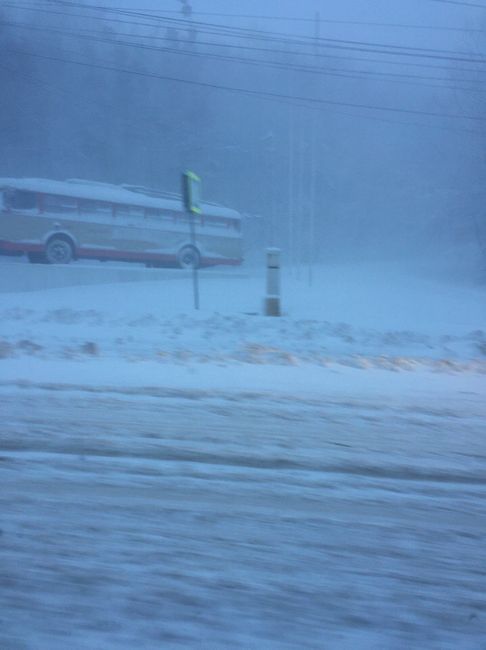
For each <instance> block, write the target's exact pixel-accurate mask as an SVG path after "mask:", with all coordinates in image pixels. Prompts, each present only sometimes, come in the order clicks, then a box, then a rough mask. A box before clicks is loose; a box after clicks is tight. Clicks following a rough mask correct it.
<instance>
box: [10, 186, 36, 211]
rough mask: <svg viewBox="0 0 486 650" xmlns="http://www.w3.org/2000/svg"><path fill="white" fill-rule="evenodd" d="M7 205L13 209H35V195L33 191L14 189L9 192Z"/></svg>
mask: <svg viewBox="0 0 486 650" xmlns="http://www.w3.org/2000/svg"><path fill="white" fill-rule="evenodd" d="M8 198H9V201H8V203H9V207H11V208H12V209H13V210H35V209H36V208H37V195H36V193H35V192H26V191H25V190H14V191H13V192H11V193H9V197H8Z"/></svg>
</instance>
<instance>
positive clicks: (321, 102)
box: [6, 48, 486, 122]
mask: <svg viewBox="0 0 486 650" xmlns="http://www.w3.org/2000/svg"><path fill="white" fill-rule="evenodd" d="M6 49H7V51H10V52H11V53H13V54H16V55H20V56H29V57H35V58H36V59H43V60H47V61H56V62H59V63H65V64H70V65H76V66H82V67H86V68H93V69H99V70H106V71H112V72H119V73H123V74H131V75H135V76H140V77H147V78H151V79H159V80H161V81H169V82H174V83H180V84H183V85H191V86H198V87H200V88H208V89H213V90H222V91H225V92H229V93H237V94H244V95H247V96H253V97H255V96H256V97H261V98H276V99H281V100H283V101H289V100H290V101H294V100H297V101H301V102H305V103H309V104H310V105H316V106H337V107H344V108H358V109H366V110H373V111H383V112H390V113H398V114H407V115H422V116H426V117H433V118H442V119H452V120H456V119H462V120H469V121H474V122H486V116H484V117H482V116H479V115H465V114H454V113H440V112H438V111H423V110H418V109H407V108H399V107H394V106H380V105H376V104H362V103H355V102H343V101H337V100H331V99H322V98H316V97H305V96H298V95H287V94H284V93H276V92H271V91H263V90H254V89H251V88H241V87H238V86H227V85H224V84H217V83H211V82H205V81H196V80H193V79H184V78H182V77H173V76H170V75H160V74H156V73H152V72H143V71H140V70H131V69H129V68H120V67H117V66H113V65H110V64H105V63H88V62H86V61H76V60H73V59H65V58H63V57H55V56H49V55H44V54H39V53H33V52H25V51H21V50H16V49H13V48H6Z"/></svg>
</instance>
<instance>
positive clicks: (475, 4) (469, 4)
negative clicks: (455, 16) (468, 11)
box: [429, 0, 486, 9]
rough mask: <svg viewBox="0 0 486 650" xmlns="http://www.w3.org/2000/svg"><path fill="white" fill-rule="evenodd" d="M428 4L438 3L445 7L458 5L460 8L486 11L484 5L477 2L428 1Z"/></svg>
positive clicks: (454, 0)
mask: <svg viewBox="0 0 486 650" xmlns="http://www.w3.org/2000/svg"><path fill="white" fill-rule="evenodd" d="M429 1H430V2H440V3H441V4H445V5H459V6H460V7H474V8H475V9H486V5H481V4H479V3H478V2H460V1H459V0H429Z"/></svg>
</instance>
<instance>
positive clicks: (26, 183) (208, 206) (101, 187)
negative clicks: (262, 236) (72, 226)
mask: <svg viewBox="0 0 486 650" xmlns="http://www.w3.org/2000/svg"><path fill="white" fill-rule="evenodd" d="M128 187H129V186H120V185H110V184H109V183H100V182H97V181H85V180H81V179H77V178H76V179H70V180H67V181H53V180H49V179H47V178H0V188H13V189H18V190H25V191H28V192H42V193H43V194H56V195H58V196H70V197H73V198H77V199H91V200H96V201H108V202H109V203H122V204H128V205H138V206H141V207H144V208H160V209H162V210H177V211H178V212H180V211H181V210H182V204H181V198H180V196H178V195H177V194H173V195H172V194H169V193H166V195H165V196H163V195H164V194H165V193H164V192H160V194H161V196H153V195H150V194H149V192H150V190H147V194H145V193H144V192H143V191H142V190H143V188H138V187H137V191H133V190H131V189H128ZM133 187H135V186H133ZM201 207H202V211H203V214H210V215H212V216H214V217H226V218H229V219H240V214H239V212H237V211H236V210H233V209H231V208H225V207H223V206H221V205H217V204H215V203H208V202H206V203H205V202H203V203H202V204H201Z"/></svg>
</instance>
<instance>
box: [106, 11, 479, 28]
mask: <svg viewBox="0 0 486 650" xmlns="http://www.w3.org/2000/svg"><path fill="white" fill-rule="evenodd" d="M109 9H112V10H113V9H115V10H118V11H130V12H136V11H139V12H143V13H147V14H154V15H155V16H158V15H160V14H162V15H163V14H173V15H180V13H181V10H180V9H154V8H142V7H109ZM193 16H213V17H215V18H238V19H240V18H243V19H249V20H271V21H272V22H273V21H280V22H288V23H307V24H314V23H315V18H309V17H305V16H282V15H280V16H276V15H274V16H269V15H262V14H245V13H229V12H220V11H197V10H194V11H193ZM319 22H320V23H323V24H325V25H343V26H351V27H380V28H383V27H384V28H390V29H418V30H421V31H424V30H429V31H445V32H479V33H485V30H484V29H474V28H468V27H450V26H445V25H417V24H410V23H387V22H378V21H368V20H337V19H332V18H323V17H320V18H319Z"/></svg>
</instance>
